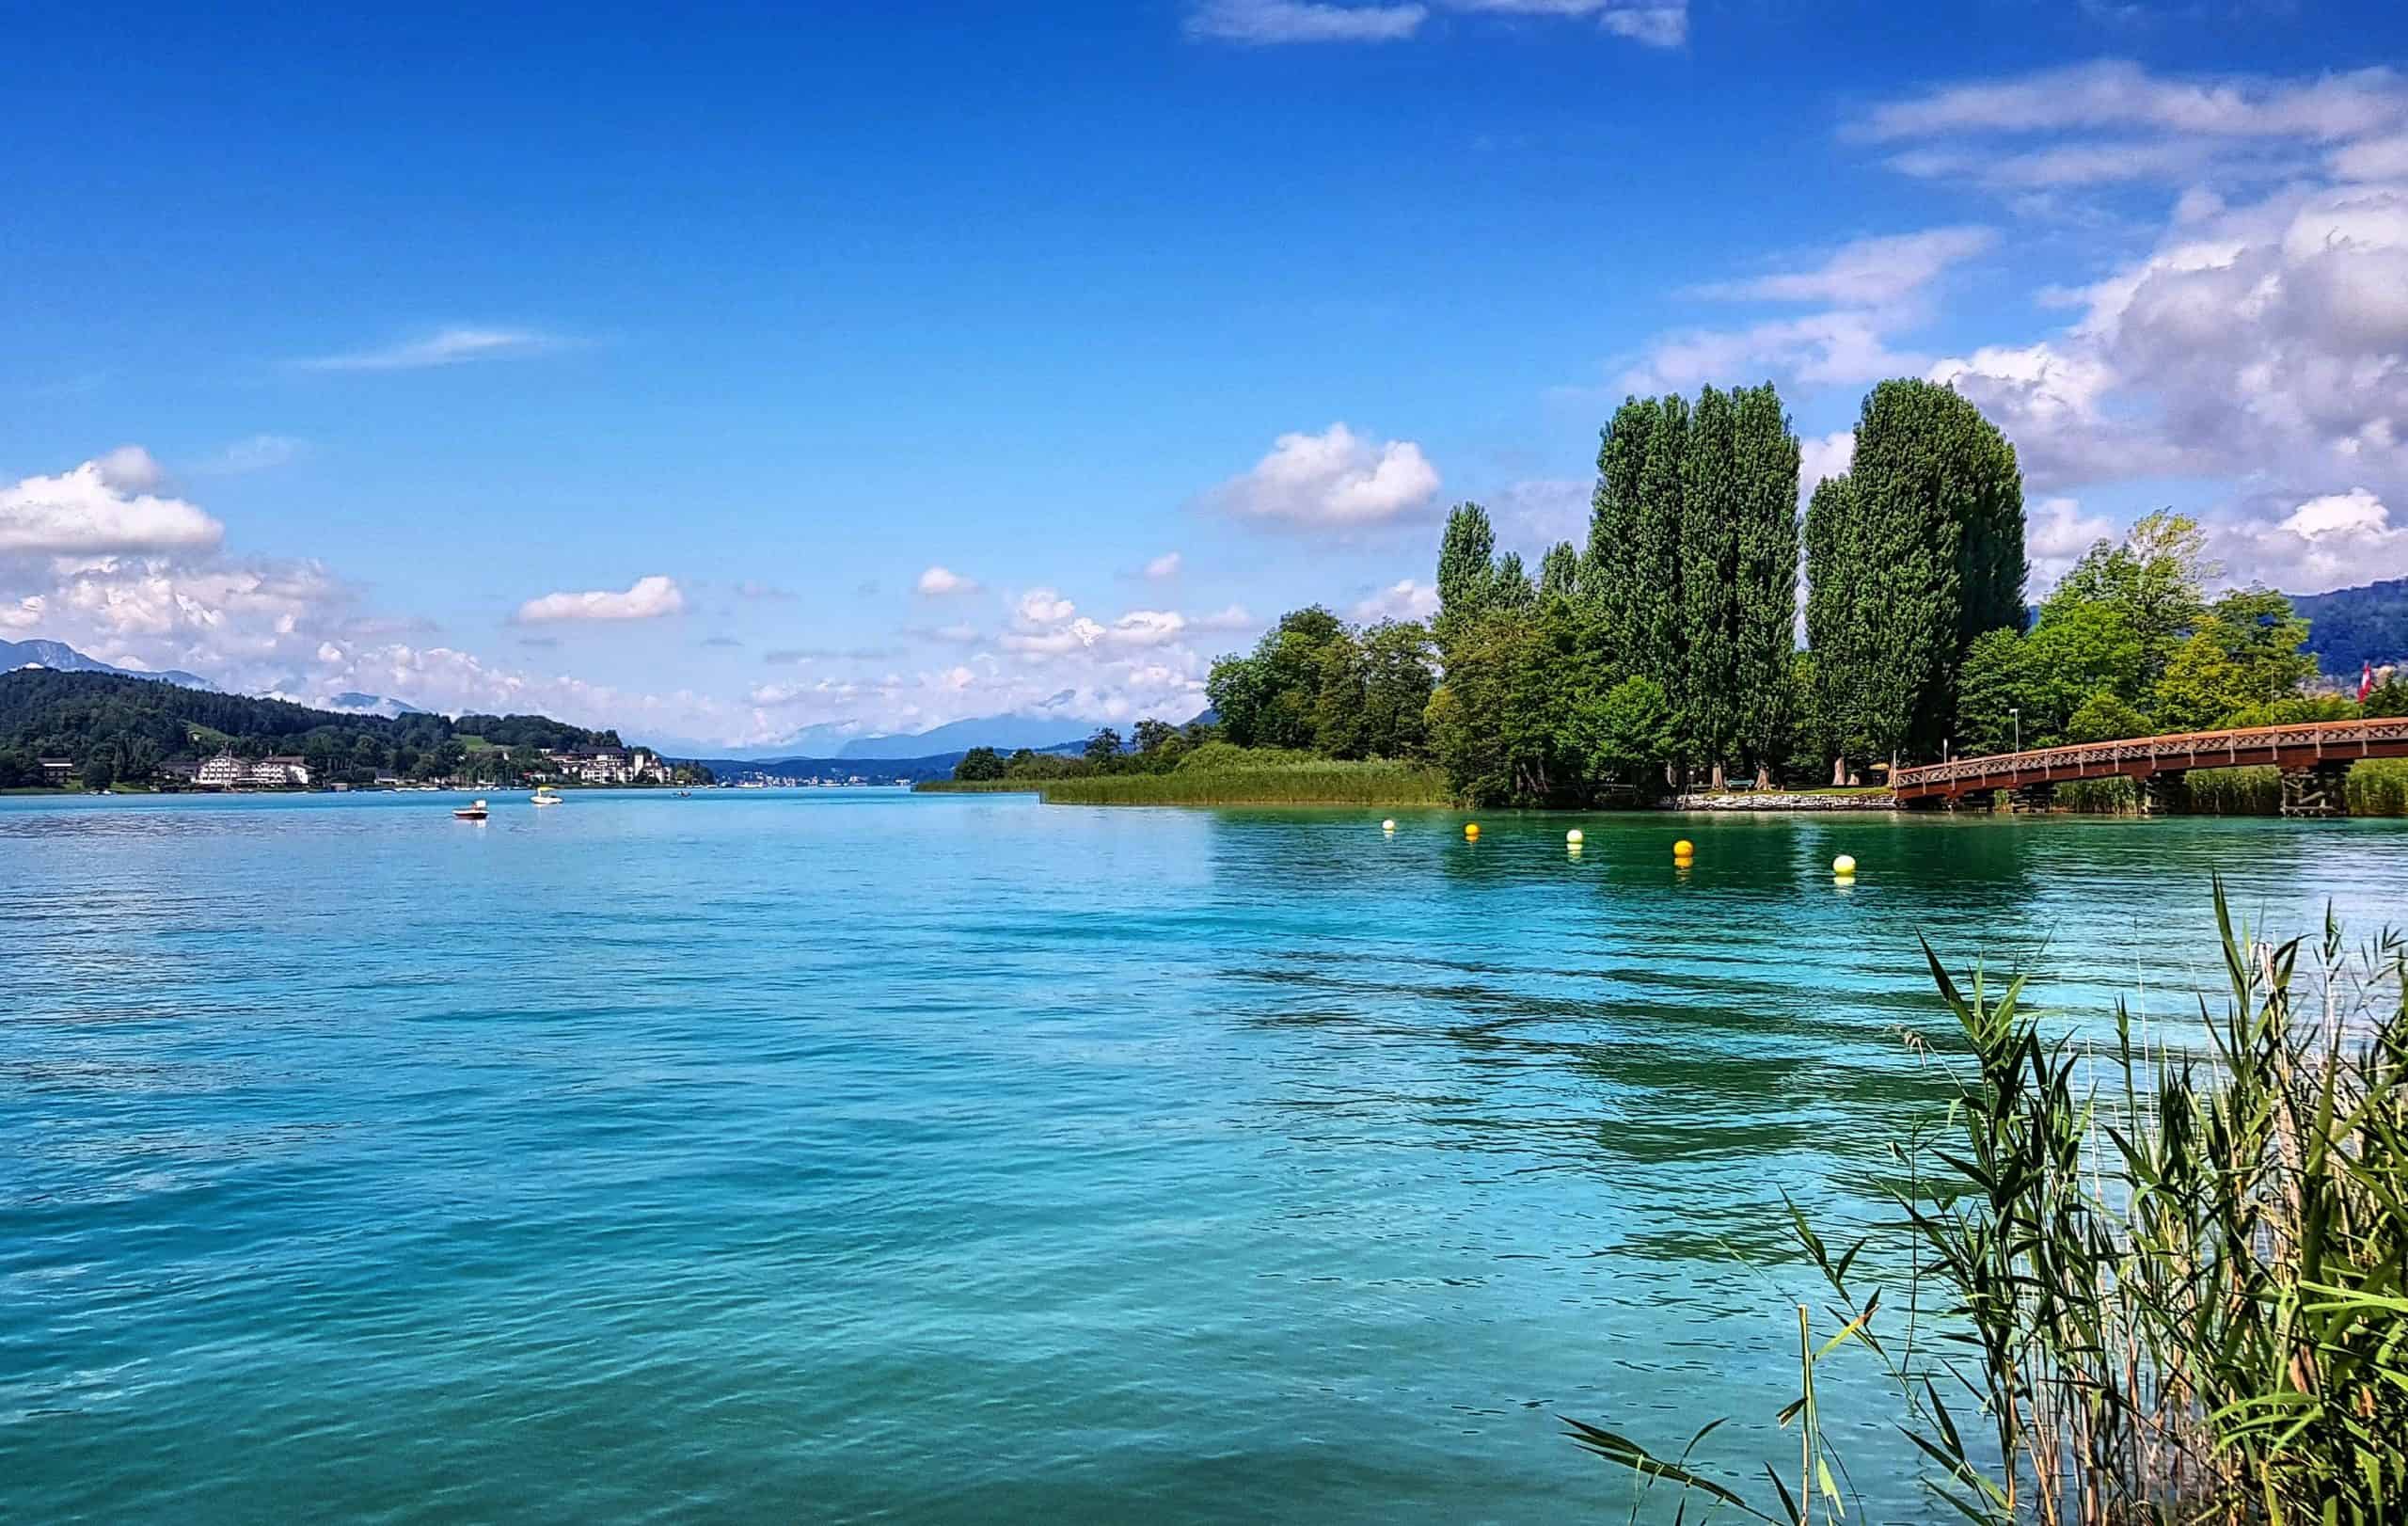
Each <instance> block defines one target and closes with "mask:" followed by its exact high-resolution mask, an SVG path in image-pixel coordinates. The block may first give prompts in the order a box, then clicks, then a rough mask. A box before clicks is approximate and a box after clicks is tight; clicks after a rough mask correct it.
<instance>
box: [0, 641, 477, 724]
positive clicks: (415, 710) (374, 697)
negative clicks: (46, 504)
mask: <svg viewBox="0 0 2408 1526" xmlns="http://www.w3.org/2000/svg"><path fill="white" fill-rule="evenodd" d="M16 668H48V669H50V670H51V671H52V672H54V673H108V674H114V675H116V676H119V677H120V678H149V679H150V680H152V681H153V682H156V683H163V684H174V685H175V686H176V687H178V688H179V689H198V690H200V691H202V692H204V693H210V694H222V693H224V692H226V691H225V690H223V689H220V688H218V687H217V686H216V685H215V684H214V683H211V682H210V681H209V680H208V679H206V678H204V677H202V676H200V675H198V674H197V673H186V672H184V671H183V670H182V668H167V669H165V670H163V671H161V672H158V673H151V672H148V671H146V670H144V669H141V668H120V667H117V666H115V665H113V664H111V663H107V662H103V661H102V660H100V659H99V658H96V657H86V656H85V655H84V654H83V653H81V652H79V651H77V650H76V649H75V648H74V647H72V646H70V645H68V644H66V643H65V642H63V641H0V673H6V672H8V671H10V670H12V669H16ZM306 687H307V686H306V685H304V684H303V683H302V682H301V681H300V680H299V679H297V678H295V679H293V680H291V681H289V682H287V683H284V684H280V685H278V686H277V690H276V691H275V692H274V693H273V694H271V695H267V696H263V697H269V698H291V699H292V700H293V703H295V704H302V705H310V706H314V707H316V708H318V709H321V710H330V711H332V712H334V713H336V714H338V715H381V716H383V717H384V718H385V719H387V720H388V721H390V720H394V719H397V718H399V717H401V716H404V715H425V714H428V713H430V712H428V711H425V710H421V709H420V708H419V707H417V706H415V705H412V704H410V703H409V702H408V701H406V700H398V699H387V698H386V697H385V696H384V695H382V694H362V693H359V692H358V691H348V692H345V693H341V694H336V695H334V696H332V697H331V698H327V699H322V700H312V699H306V698H300V697H298V693H299V691H301V690H303V689H305V688H306Z"/></svg>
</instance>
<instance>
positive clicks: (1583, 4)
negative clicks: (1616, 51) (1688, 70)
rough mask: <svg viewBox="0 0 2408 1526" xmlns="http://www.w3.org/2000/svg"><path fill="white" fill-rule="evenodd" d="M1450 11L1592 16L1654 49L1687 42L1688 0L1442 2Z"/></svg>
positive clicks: (1599, 22)
mask: <svg viewBox="0 0 2408 1526" xmlns="http://www.w3.org/2000/svg"><path fill="white" fill-rule="evenodd" d="M1443 3H1444V4H1446V6H1447V7H1448V8H1450V9H1451V10H1473V11H1488V12H1492V13H1497V14H1505V15H1518V16H1575V17H1578V16H1594V17H1596V18H1597V24H1598V25H1599V26H1600V27H1602V28H1604V29H1605V30H1606V31H1608V32H1611V33H1612V34H1613V35H1614V36H1616V37H1625V38H1628V39H1630V40H1632V41H1634V42H1643V43H1646V44H1647V45H1648V46H1650V47H1656V48H1677V47H1679V46H1680V45H1681V44H1682V43H1684V42H1686V41H1687V40H1688V36H1689V8H1688V0H1443Z"/></svg>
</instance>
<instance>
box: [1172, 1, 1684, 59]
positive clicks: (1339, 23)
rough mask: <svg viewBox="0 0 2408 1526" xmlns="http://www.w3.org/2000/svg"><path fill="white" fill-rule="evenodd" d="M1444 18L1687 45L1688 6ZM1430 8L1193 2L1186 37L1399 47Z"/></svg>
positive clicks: (1466, 4) (1493, 6)
mask: <svg viewBox="0 0 2408 1526" xmlns="http://www.w3.org/2000/svg"><path fill="white" fill-rule="evenodd" d="M1438 3H1439V4H1440V5H1442V6H1444V7H1445V8H1447V9H1450V10H1460V11H1472V12H1484V13H1487V14H1490V15H1509V16H1561V17H1568V18H1574V19H1579V18H1587V17H1594V18H1596V23H1597V25H1598V26H1599V27H1600V28H1601V29H1603V30H1605V31H1607V32H1609V33H1611V34H1613V35H1614V36H1616V37H1623V38H1628V39H1629V40H1632V41H1634V42H1640V43H1644V44H1646V45H1647V46H1649V47H1656V48H1676V47H1679V46H1680V45H1681V44H1682V43H1684V42H1686V41H1687V40H1688V35H1689V8H1688V0H1438ZM1429 19H1430V7H1429V6H1427V5H1422V4H1418V3H1411V4H1367V3H1362V0H1356V3H1353V4H1338V3H1334V0H1197V4H1196V5H1195V7H1194V8H1192V9H1190V10H1189V12H1188V15H1187V35H1188V36H1189V37H1191V38H1197V39H1204V40H1212V41H1219V42H1243V43H1248V44H1252V45H1255V46H1268V45H1272V44H1278V43H1290V42H1400V41H1402V40H1405V39H1407V38H1410V37H1412V36H1414V35H1415V34H1416V33H1418V32H1419V31H1420V29H1421V24H1422V23H1424V22H1426V21H1428V20H1429Z"/></svg>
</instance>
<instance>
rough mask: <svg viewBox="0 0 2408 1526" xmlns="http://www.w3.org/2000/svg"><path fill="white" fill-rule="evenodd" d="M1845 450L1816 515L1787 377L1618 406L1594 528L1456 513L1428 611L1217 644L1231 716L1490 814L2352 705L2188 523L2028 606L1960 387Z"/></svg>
mask: <svg viewBox="0 0 2408 1526" xmlns="http://www.w3.org/2000/svg"><path fill="white" fill-rule="evenodd" d="M1855 440H1856V450H1855V455H1854V458H1853V461H1852V463H1851V465H1850V467H1849V469H1847V470H1846V471H1845V472H1842V473H1840V474H1838V475H1836V476H1831V477H1828V478H1825V479H1823V480H1822V481H1821V482H1819V483H1818V484H1816V485H1815V486H1814V491H1813V493H1812V494H1811V496H1810V497H1809V498H1808V500H1807V504H1806V508H1805V510H1804V513H1803V514H1802V515H1801V514H1800V513H1799V510H1798V503H1799V499H1800V493H1799V486H1800V484H1799V480H1798V479H1799V470H1800V451H1799V446H1798V436H1797V433H1796V430H1795V428H1794V426H1793V425H1792V422H1791V421H1790V419H1789V417H1788V415H1787V413H1786V412H1785V411H1784V409H1783V407H1782V402H1781V398H1780V395H1779V393H1778V392H1777V391H1776V390H1775V389H1774V388H1772V387H1771V386H1770V385H1766V386H1761V387H1754V388H1741V389H1735V390H1730V391H1725V390H1722V389H1718V388H1714V387H1707V388H1704V389H1702V390H1701V391H1700V392H1699V393H1698V394H1697V396H1696V398H1695V399H1694V400H1691V399H1689V398H1686V397H1682V396H1677V395H1672V396H1664V397H1655V398H1640V397H1633V398H1630V399H1628V400H1626V401H1625V402H1624V404H1623V405H1622V406H1621V407H1620V408H1618V409H1616V410H1615V412H1614V414H1613V416H1612V418H1611V419H1610V420H1609V421H1608V422H1607V424H1606V426H1605V427H1604V429H1603V430H1602V432H1601V434H1600V437H1599V445H1598V452H1597V475H1596V485H1595V489H1594V492H1593V494H1592V501H1591V513H1590V524H1589V532H1588V535H1587V539H1586V544H1585V545H1577V546H1576V545H1575V544H1573V543H1571V542H1569V541H1566V542H1562V543H1559V544H1558V545H1556V546H1553V547H1551V548H1548V549H1547V550H1546V551H1545V553H1544V554H1543V555H1542V556H1541V557H1540V558H1539V561H1538V567H1537V571H1536V573H1535V575H1533V574H1532V573H1531V571H1530V570H1529V568H1528V566H1527V565H1526V564H1525V563H1524V562H1523V560H1522V558H1521V556H1520V554H1519V553H1518V552H1514V551H1511V550H1506V551H1500V550H1499V548H1498V547H1497V536H1496V530H1495V526H1494V525H1493V523H1492V522H1491V520H1490V518H1489V517H1488V514H1487V513H1486V511H1485V510H1483V509H1482V508H1481V506H1480V505H1479V504H1477V503H1463V504H1460V505H1458V506H1456V507H1455V509H1454V510H1453V511H1452V512H1451V513H1450V516H1449V517H1448V520H1447V525H1446V530H1445V533H1444V535H1443V537H1442V539H1441V542H1440V546H1439V551H1438V562H1437V572H1436V579H1435V592H1436V596H1437V609H1436V612H1435V613H1434V616H1433V617H1432V618H1431V619H1430V620H1429V621H1428V623H1427V624H1426V625H1425V624H1423V623H1420V622H1409V621H1407V622H1400V621H1385V622H1381V623H1378V624H1374V625H1370V626H1368V627H1356V626H1350V625H1348V624H1347V623H1346V622H1344V621H1342V620H1340V619H1339V618H1338V617H1337V616H1336V615H1334V614H1332V613H1331V612H1329V611H1328V610H1327V609H1325V608H1323V607H1321V606H1318V605H1315V606H1312V607H1309V608H1307V609H1303V610H1298V611H1294V612H1290V613H1289V614H1287V615H1285V616H1283V617H1282V618H1281V620H1280V621H1279V623H1278V625H1277V626H1276V627H1275V628H1273V629H1272V630H1270V631H1269V632H1267V633H1266V634H1265V635H1264V636H1263V637H1262V639H1261V640H1260V642H1259V643H1258V644H1257V645H1256V646H1255V648H1254V650H1253V651H1251V652H1249V653H1244V654H1232V655H1230V656H1227V657H1224V658H1222V659H1220V660H1218V661H1216V662H1215V663H1214V664H1213V665H1212V672H1211V676H1210V678H1209V679H1208V681H1207V685H1206V690H1207V694H1208V696H1209V698H1210V700H1211V702H1212V711H1211V712H1210V714H1211V717H1212V720H1213V721H1214V722H1215V723H1216V728H1217V734H1218V735H1219V736H1220V737H1221V738H1222V739H1226V740H1228V741H1229V742H1232V743H1235V744H1237V745H1240V746H1247V747H1279V748H1298V749H1309V750H1311V751H1315V752H1318V753H1321V754H1323V755H1329V756H1334V757H1391V758H1409V759H1422V760H1427V761H1431V762H1434V763H1435V764H1437V765H1439V766H1441V767H1443V768H1444V769H1445V771H1446V773H1447V776H1448V780H1449V784H1450V787H1451V788H1452V789H1453V790H1454V792H1455V793H1456V794H1457V795H1458V796H1460V797H1462V798H1463V799H1465V800H1466V801H1468V802H1470V803H1479V804H1521V805H1580V804H1592V803H1599V802H1601V801H1605V800H1608V799H1612V798H1617V797H1621V798H1639V797H1648V796H1654V795H1659V794H1661V793H1663V792H1664V791H1666V790H1667V789H1670V788H1674V787H1680V786H1682V785H1684V784H1691V783H1702V784H1706V785H1709V786H1711V787H1720V786H1722V785H1723V784H1724V783H1725V782H1726V781H1727V780H1729V779H1731V778H1733V777H1742V776H1744V777H1749V778H1751V779H1752V780H1753V782H1754V783H1755V784H1756V785H1758V786H1759V787H1765V786H1770V785H1772V784H1774V783H1776V782H1789V783H1793V784H1806V785H1814V784H1822V783H1826V782H1828V783H1830V784H1832V785H1849V784H1855V783H1859V782H1862V781H1865V780H1867V779H1868V778H1870V777H1871V776H1873V775H1876V774H1877V773H1879V772H1881V771H1886V770H1887V769H1888V768H1890V767H1893V766H1897V765H1905V764H1911V763H1918V762H1924V761H1928V760H1932V759H1935V758H1938V757H1940V756H1941V755H1944V754H1947V753H1949V752H1952V751H1954V752H1989V751H1998V750H2003V749H2004V748H2007V747H2009V746H2011V745H2013V744H2014V743H2015V742H2016V741H2017V740H2019V739H2020V742H2021V744H2022V745H2024V746H2027V747H2028V746H2039V745H2047V744H2051V743H2052V742H2055V741H2060V740H2068V739H2073V740H2083V739H2097V738H2099V737H2101V736H2104V735H2115V736H2134V735H2146V734H2147V733H2149V732H2151V731H2154V730H2161V729H2167V728H2206V727H2210V726H2217V725H2228V724H2248V723H2253V720H2254V718H2260V717H2263V718H2268V719H2283V718H2287V717H2288V716H2290V715H2294V714H2306V713H2309V712H2315V713H2319V714H2321V713H2328V712H2337V711H2339V710H2342V709H2346V710H2348V711H2349V713H2353V714H2354V713H2357V709H2358V707H2356V706H2354V705H2353V704H2351V703H2350V702H2348V701H2346V700H2337V699H2333V698H2330V697H2327V698H2326V699H2322V700H2311V699H2307V698H2305V697H2302V696H2301V695H2300V693H2299V690H2300V688H2301V685H2302V684H2303V683H2304V681H2305V680H2306V679H2307V678H2308V677H2309V676H2311V675H2312V673H2313V670H2314V663H2313V660H2312V659H2309V658H2305V657H2304V656H2302V655H2301V653H2300V646H2301V643H2302V641H2303V640H2304V638H2305V635H2306V632H2307V627H2306V624H2305V622H2304V621H2302V620H2300V619H2298V618H2297V617H2296V616H2295V615H2294V614H2293V613H2292V612H2291V611H2290V609H2289V603H2288V601H2287V600H2285V599H2284V598H2283V596H2281V595H2279V594H2274V593H2271V592H2269V591H2267V590H2265V589H2263V588H2248V589H2242V590H2238V591H2235V592H2232V593H2227V594H2225V595H2223V596H2220V597H2215V598H2210V596H2208V594H2207V593H2206V589H2207V587H2208V586H2209V585H2210V583H2211V582H2212V581H2213V580H2215V579H2216V578H2217V577H2218V576H2220V569H2218V568H2216V567H2214V566H2213V564H2211V563H2210V562H2209V561H2208V560H2207V558H2206V557H2205V554H2204V545H2205V540H2204V536H2203V535H2202V534H2201V533H2200V532H2199V530H2198V527H2197V526H2196V525H2195V523H2194V522H2192V521H2190V520H2187V519H2182V518H2180V517H2177V516H2173V515H2171V514H2166V515H2159V516H2154V517H2150V518H2149V519H2146V520H2144V521H2142V523H2141V524H2140V525H2139V526H2138V527H2136V528H2135V529H2134V531H2133V532H2132V534H2131V537H2129V538H2128V539H2126V540H2125V541H2123V542H2122V543H2119V544H2118V543H2109V542H2101V543H2100V544H2099V546H2097V547H2095V548H2092V550H2091V551H2090V552H2089V554H2088V555H2086V556H2085V557H2084V558H2083V561H2082V563H2081V564H2079V565H2078V566H2077V567H2076V568H2075V569H2074V571H2073V572H2072V573H2071V574H2070V575H2069V576H2068V577H2067V579H2066V580H2064V581H2063V582H2062V583H2060V584H2059V585H2058V587H2057V588H2056V590H2055V591H2053V592H2052V595H2051V596H2050V598H2049V600H2048V601H2047V602H2046V603H2045V604H2044V605H2043V606H2042V607H2041V609H2040V611H2039V612H2038V618H2037V620H2036V621H2034V620H2033V619H2032V618H2031V612H2030V611H2029V610H2028V609H2027V607H2026V605H2025V589H2026V586H2027V584H2028V581H2029V578H2030V568H2029V564H2028V561H2027V559H2026V554H2025V547H2024V510H2023V483H2022V475H2021V472H2020V469H2019V467H2018V465H2017V462H2016V455H2015V449H2014V447H2013V445H2012V444H2010V443H2009V442H2008V441H2007V439H2006V438H2005V437H2004V435H2002V434H2001V433H2000V431H1999V430H1998V428H1997V427H1996V426H1995V425H1994V424H1992V423H1991V422H1990V421H1988V419H1986V418H1985V417H1983V415H1982V413H1981V412H1980V410H1979V409H1978V408H1976V407H1975V406H1974V405H1972V403H1971V402H1969V401H1967V400H1966V399H1964V398H1963V397H1960V396H1958V395H1957V393H1956V392H1955V391H1953V390H1951V389H1948V388H1946V387H1943V386H1940V385H1938V384H1935V383H1931V382H1926V381H1919V380H1896V381H1887V382H1883V383H1880V384H1879V385H1877V386H1876V387H1875V388H1874V389H1872V390H1871V391H1870V392H1869V393H1868V394H1867V395H1866V396H1865V398H1864V399H1863V403H1862V405H1861V409H1860V411H1859V415H1858V420H1857V426H1856V434H1855ZM1801 572H1802V575H1803V580H1804V587H1803V592H1804V597H1803V600H1802V604H1801V600H1800V597H1799V595H1800V576H1801ZM1801 626H1802V629H1803V634H1804V637H1805V641H1804V643H1803V644H1800V642H1799V641H1798V636H1799V633H1800V628H1801ZM2395 693H2396V691H2395V690H2384V691H2377V694H2376V695H2374V696H2370V697H2369V704H2368V708H2369V709H2372V710H2374V711H2375V712H2376V713H2391V712H2387V711H2384V710H2383V709H2382V708H2381V707H2383V706H2384V705H2386V704H2389V703H2392V700H2391V699H2390V698H2388V697H2386V696H2388V695H2392V694H2395Z"/></svg>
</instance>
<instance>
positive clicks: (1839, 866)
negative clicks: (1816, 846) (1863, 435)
mask: <svg viewBox="0 0 2408 1526" xmlns="http://www.w3.org/2000/svg"><path fill="white" fill-rule="evenodd" d="M1831 872H1832V873H1833V874H1854V873H1855V872H1856V860H1854V859H1852V858H1850V857H1848V856H1847V855H1846V853H1842V854H1841V855H1840V856H1839V857H1837V858H1835V859H1833V860H1831Z"/></svg>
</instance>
